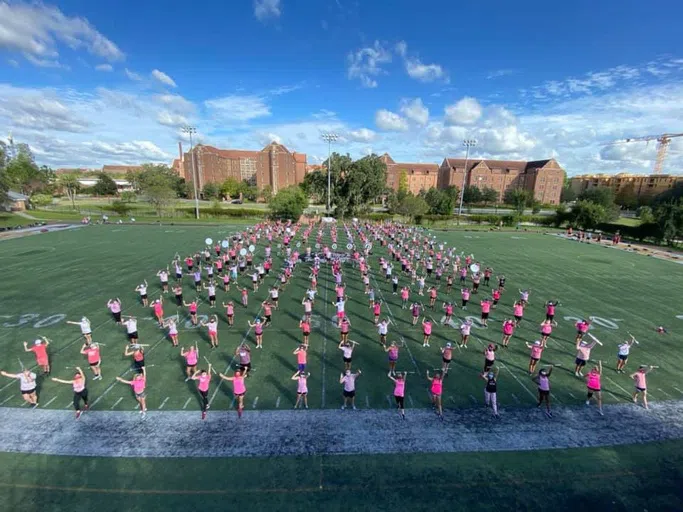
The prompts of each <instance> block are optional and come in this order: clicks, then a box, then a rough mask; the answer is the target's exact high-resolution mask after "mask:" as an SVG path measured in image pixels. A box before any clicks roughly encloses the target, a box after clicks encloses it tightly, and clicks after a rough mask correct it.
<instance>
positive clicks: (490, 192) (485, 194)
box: [481, 187, 500, 206]
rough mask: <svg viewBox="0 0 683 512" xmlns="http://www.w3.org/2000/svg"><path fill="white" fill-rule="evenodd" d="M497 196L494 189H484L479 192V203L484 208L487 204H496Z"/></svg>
mask: <svg viewBox="0 0 683 512" xmlns="http://www.w3.org/2000/svg"><path fill="white" fill-rule="evenodd" d="M499 196H500V194H499V193H498V191H497V190H496V189H495V188H491V187H484V188H483V189H482V190H481V201H482V202H483V203H484V206H486V205H488V204H489V203H497V202H498V198H499Z"/></svg>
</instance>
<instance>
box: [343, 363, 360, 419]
mask: <svg viewBox="0 0 683 512" xmlns="http://www.w3.org/2000/svg"><path fill="white" fill-rule="evenodd" d="M361 373H362V372H361V371H360V369H358V370H357V371H356V373H352V372H351V370H350V369H349V370H346V371H345V372H344V373H342V374H341V375H340V376H339V384H342V385H343V386H344V388H343V390H344V391H343V395H344V404H343V405H342V406H341V408H342V410H344V409H346V406H347V404H350V405H351V408H352V409H353V410H354V411H355V410H356V379H357V378H358V377H360V375H361Z"/></svg>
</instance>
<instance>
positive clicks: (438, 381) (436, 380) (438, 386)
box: [427, 370, 443, 421]
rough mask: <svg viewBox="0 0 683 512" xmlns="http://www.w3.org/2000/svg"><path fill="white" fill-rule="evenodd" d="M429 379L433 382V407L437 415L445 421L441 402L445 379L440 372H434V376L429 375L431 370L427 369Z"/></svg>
mask: <svg viewBox="0 0 683 512" xmlns="http://www.w3.org/2000/svg"><path fill="white" fill-rule="evenodd" d="M427 380H428V381H429V382H431V386H430V388H429V391H430V393H431V395H432V407H434V409H435V410H436V414H437V416H439V419H440V420H441V421H443V407H442V404H441V395H442V393H443V379H442V378H441V374H440V373H436V374H434V377H430V376H429V370H427Z"/></svg>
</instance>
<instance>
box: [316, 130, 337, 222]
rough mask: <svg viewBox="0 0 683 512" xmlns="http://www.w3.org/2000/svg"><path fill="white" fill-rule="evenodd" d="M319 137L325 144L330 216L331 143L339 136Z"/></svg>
mask: <svg viewBox="0 0 683 512" xmlns="http://www.w3.org/2000/svg"><path fill="white" fill-rule="evenodd" d="M320 137H321V138H322V139H323V140H324V141H325V142H327V213H328V215H329V214H330V196H331V191H332V143H333V142H336V141H337V139H339V135H337V134H336V133H332V132H325V133H323V134H321V135H320Z"/></svg>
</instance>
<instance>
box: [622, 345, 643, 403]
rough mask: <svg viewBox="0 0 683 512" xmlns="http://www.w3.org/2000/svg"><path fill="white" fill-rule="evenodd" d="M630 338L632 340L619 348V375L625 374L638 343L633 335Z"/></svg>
mask: <svg viewBox="0 0 683 512" xmlns="http://www.w3.org/2000/svg"><path fill="white" fill-rule="evenodd" d="M630 336H631V339H630V340H627V341H624V342H623V343H620V344H619V346H618V348H619V352H618V353H617V373H624V368H625V367H626V363H627V362H628V356H629V354H630V353H631V347H632V346H633V344H634V343H635V342H636V339H635V338H634V337H633V335H632V334H631V335H630ZM643 396H645V395H643Z"/></svg>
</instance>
